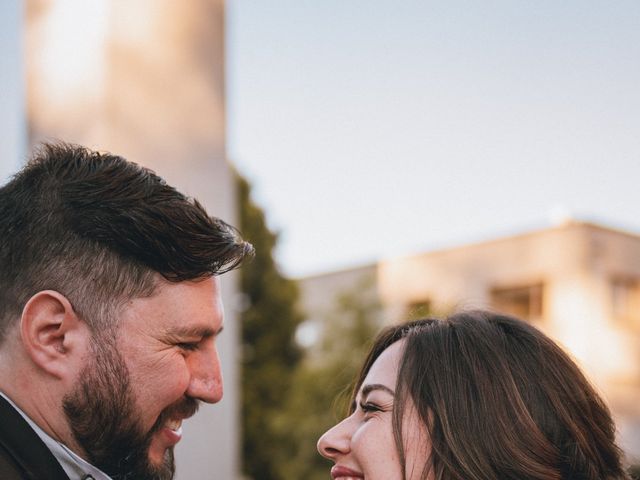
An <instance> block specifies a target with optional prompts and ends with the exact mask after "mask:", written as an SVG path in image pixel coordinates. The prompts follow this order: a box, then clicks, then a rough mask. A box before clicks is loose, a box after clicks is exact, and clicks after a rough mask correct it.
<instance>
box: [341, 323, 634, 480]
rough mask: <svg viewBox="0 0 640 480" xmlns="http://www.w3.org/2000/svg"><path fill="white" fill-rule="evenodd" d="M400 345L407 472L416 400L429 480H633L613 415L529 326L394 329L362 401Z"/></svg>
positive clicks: (380, 345)
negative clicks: (409, 417) (408, 418)
mask: <svg viewBox="0 0 640 480" xmlns="http://www.w3.org/2000/svg"><path fill="white" fill-rule="evenodd" d="M400 339H405V347H404V353H403V354H402V359H401V361H400V369H399V373H398V382H397V386H396V401H395V403H394V412H393V419H394V421H393V425H394V427H393V428H394V435H395V439H396V446H397V449H398V453H399V456H400V459H401V463H402V467H403V471H404V470H405V465H404V464H405V452H404V443H403V441H402V416H403V414H404V412H405V408H406V405H407V400H408V399H410V400H411V401H412V402H413V404H414V405H415V407H416V411H417V412H418V415H419V416H420V419H421V421H422V423H423V425H424V428H425V431H426V432H428V438H429V440H430V444H431V453H430V457H429V458H425V462H424V470H423V472H422V478H423V479H425V478H427V476H428V475H429V473H430V472H432V474H433V475H434V478H435V479H437V480H454V479H455V480H490V479H491V480H495V479H500V480H523V479H527V480H534V479H535V480H569V479H571V480H622V479H628V478H629V477H628V476H627V475H626V473H625V472H624V469H623V467H622V466H621V452H620V450H619V448H618V447H617V446H616V443H615V426H614V424H613V421H612V419H611V415H610V413H609V410H608V408H607V407H606V405H605V404H604V402H603V401H602V400H601V399H600V397H599V396H598V394H597V393H596V392H595V390H594V389H593V387H592V386H591V385H590V384H589V382H588V381H587V379H586V378H585V377H584V375H583V374H582V373H581V372H580V370H579V369H578V367H577V366H576V365H575V363H574V362H573V361H572V360H571V359H570V358H569V356H568V355H567V354H565V353H564V352H563V351H562V350H561V349H560V348H559V347H558V346H557V345H556V344H555V343H554V342H553V341H552V340H550V339H549V338H548V337H547V336H545V335H544V334H543V333H541V332H540V331H538V330H537V329H535V328H534V327H532V326H531V325H529V324H527V323H525V322H523V321H521V320H518V319H515V318H511V317H507V316H503V315H498V314H493V313H489V312H483V311H474V312H466V313H458V314H455V315H453V316H451V317H449V318H447V319H445V320H437V319H425V320H417V321H414V322H411V323H407V324H404V325H399V326H392V327H388V328H387V329H385V330H384V331H383V332H382V333H381V334H380V335H379V336H378V338H377V339H376V341H375V343H374V345H373V348H372V349H371V351H370V353H369V355H368V357H367V359H366V361H365V363H364V366H363V368H362V370H361V372H360V375H359V378H358V380H357V385H356V387H355V390H354V395H353V398H354V399H355V393H356V392H357V391H358V389H359V388H360V385H361V384H362V382H363V381H364V378H365V377H366V375H367V372H368V371H369V369H370V368H371V365H372V364H373V363H374V362H375V360H376V359H377V357H378V356H379V355H380V354H381V353H382V352H383V351H384V350H385V349H386V348H387V347H389V346H390V345H391V344H393V343H395V342H397V341H398V340H400ZM352 408H353V407H352ZM405 475H406V473H405Z"/></svg>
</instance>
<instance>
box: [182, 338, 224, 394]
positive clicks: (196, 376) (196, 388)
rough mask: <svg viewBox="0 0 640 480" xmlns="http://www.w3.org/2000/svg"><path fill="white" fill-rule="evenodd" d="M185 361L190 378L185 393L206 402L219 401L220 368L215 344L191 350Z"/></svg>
mask: <svg viewBox="0 0 640 480" xmlns="http://www.w3.org/2000/svg"><path fill="white" fill-rule="evenodd" d="M187 361H188V364H189V372H190V374H191V378H190V379H189V386H188V387H187V392H186V394H187V395H188V396H189V397H191V398H195V399H198V400H202V401H203V402H206V403H217V402H219V401H220V400H221V399H222V394H223V387H222V370H221V368H220V358H219V356H218V350H217V349H216V347H215V345H214V344H211V345H207V346H203V347H202V348H201V349H199V350H197V351H194V352H192V354H191V355H190V356H189V358H188V360H187Z"/></svg>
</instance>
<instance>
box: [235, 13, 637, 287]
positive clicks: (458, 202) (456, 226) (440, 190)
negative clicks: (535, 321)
mask: <svg viewBox="0 0 640 480" xmlns="http://www.w3.org/2000/svg"><path fill="white" fill-rule="evenodd" d="M226 5H227V33H226V35H227V47H226V49H227V50H226V51H227V114H228V125H227V128H228V137H227V149H228V155H229V158H230V160H231V161H232V162H233V163H234V164H235V165H237V167H238V169H239V170H240V171H241V172H242V174H243V175H245V176H246V177H247V178H248V180H249V181H250V182H251V184H252V186H253V194H254V198H255V200H256V201H257V202H258V203H259V204H260V205H261V206H262V207H263V208H264V210H265V211H266V213H267V218H268V222H269V226H270V227H271V228H272V229H273V230H274V231H277V232H279V235H280V236H279V244H278V248H277V251H276V258H277V260H278V263H279V264H280V266H281V268H282V270H283V272H284V273H286V274H288V275H291V276H294V277H302V276H307V275H313V274H318V273H322V272H327V271H331V270H336V269H344V268H350V267H353V266H357V265H361V264H366V263H369V262H374V261H376V260H380V259H382V258H388V257H397V256H403V255H409V254H413V253H419V252H423V251H428V250H433V249H438V248H446V247H450V246H455V245H461V244H465V243H468V242H476V241H481V240H486V239H490V238H495V237H499V236H503V235H509V234H514V233H520V232H524V231H528V230H532V229H538V228H546V227H548V226H551V225H553V224H554V223H556V222H558V221H560V220H562V219H566V218H575V219H578V220H588V221H596V222H600V223H603V224H605V225H609V226H612V227H616V228H622V229H626V230H630V231H632V232H638V233H640V185H639V183H640V88H639V87H638V86H639V85H640V2H638V1H637V0H627V1H625V0H616V1H611V0H606V1H593V0H566V1H562V2H559V1H557V0H536V1H524V0H522V1H519V0H508V1H507V0H505V1H501V0H488V1H483V2H478V1H476V0H473V1H472V0H469V1H462V0H446V1H428V0H421V1H411V0H403V1H400V2H398V1H384V0H366V1H365V0H322V1H320V0H314V1H311V0H276V1H269V2H264V1H262V0H234V1H232V2H231V1H230V2H227V4H226Z"/></svg>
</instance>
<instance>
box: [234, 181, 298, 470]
mask: <svg viewBox="0 0 640 480" xmlns="http://www.w3.org/2000/svg"><path fill="white" fill-rule="evenodd" d="M250 194H251V192H250V186H249V184H248V183H247V181H246V180H244V179H243V178H241V177H240V176H238V196H239V205H240V230H241V231H242V235H243V237H244V238H246V239H247V240H248V241H250V242H251V243H252V244H253V245H254V247H255V251H256V254H255V258H254V259H253V261H251V262H249V263H247V264H245V265H244V266H243V268H242V269H240V283H241V291H242V292H243V295H244V299H245V302H244V303H245V305H244V307H245V308H244V309H243V312H242V313H241V322H242V347H243V350H242V453H243V471H244V473H245V474H246V475H247V476H248V477H249V478H253V479H256V480H278V479H279V478H281V477H279V476H278V473H277V471H276V470H277V469H276V462H277V461H278V460H277V459H278V458H279V451H280V449H281V448H282V444H283V441H286V438H285V439H283V438H282V436H283V435H285V434H286V432H283V431H282V430H281V429H278V428H276V426H275V425H274V418H275V417H276V415H277V414H279V413H280V412H281V411H282V406H283V405H284V404H285V403H286V400H287V398H288V396H289V389H290V386H291V384H292V377H293V375H294V373H295V368H296V366H297V364H298V362H299V360H300V358H301V352H300V349H299V348H298V347H297V345H296V343H295V340H294V335H295V331H296V328H297V326H298V324H299V323H300V321H301V320H302V316H301V315H300V313H299V312H298V311H297V310H296V307H295V305H296V301H297V298H298V290H297V287H296V284H295V282H293V281H291V280H289V279H287V278H285V277H284V276H283V275H282V274H281V273H280V272H279V271H278V268H277V265H276V263H275V261H274V259H273V249H274V247H275V245H276V242H277V235H276V234H275V233H273V232H271V231H270V230H269V228H268V227H267V224H266V221H265V216H264V212H263V211H262V210H261V209H260V207H258V206H257V205H256V204H255V203H254V202H253V201H252V199H251V195H250Z"/></svg>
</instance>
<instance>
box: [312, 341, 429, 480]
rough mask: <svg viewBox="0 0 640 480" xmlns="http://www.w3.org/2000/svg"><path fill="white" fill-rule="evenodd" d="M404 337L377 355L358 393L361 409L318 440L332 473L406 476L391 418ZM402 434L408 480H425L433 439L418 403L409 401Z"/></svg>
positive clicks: (347, 479)
mask: <svg viewBox="0 0 640 480" xmlns="http://www.w3.org/2000/svg"><path fill="white" fill-rule="evenodd" d="M403 349H404V341H403V340H401V341H398V342H396V343H394V344H392V345H391V346H390V347H389V348H387V349H386V350H385V351H384V352H382V354H381V355H380V356H379V357H378V358H377V359H376V361H375V362H374V363H373V365H372V366H371V369H370V370H369V373H368V374H367V376H366V378H365V379H364V381H363V382H362V385H361V386H360V390H359V391H358V394H357V397H356V404H357V405H356V409H355V410H354V412H353V413H352V414H351V416H349V417H347V418H345V419H344V420H343V421H342V422H340V423H339V424H337V425H336V426H335V427H333V428H332V429H331V430H329V431H327V432H326V433H325V434H324V435H323V436H322V437H321V438H320V440H319V441H318V451H319V452H320V454H322V455H323V456H325V457H327V458H329V459H331V460H333V461H334V463H335V465H334V466H333V468H332V469H331V476H332V477H333V478H334V479H340V480H352V479H367V480H404V479H403V476H402V467H401V465H400V459H399V455H398V450H397V448H396V443H395V440H394V436H393V427H392V417H393V413H392V412H393V403H394V399H395V390H396V383H397V379H398V368H399V365H400V359H401V357H402V351H403ZM402 435H403V442H404V448H405V456H406V472H407V477H406V478H407V479H408V480H417V479H420V475H421V473H422V469H423V467H424V465H425V464H426V463H427V460H428V455H429V450H430V449H429V443H428V440H427V432H426V429H425V426H424V424H423V422H422V421H421V420H420V419H419V417H418V415H417V413H416V411H415V408H414V407H413V404H411V405H406V406H405V409H404V417H403V420H402Z"/></svg>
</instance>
